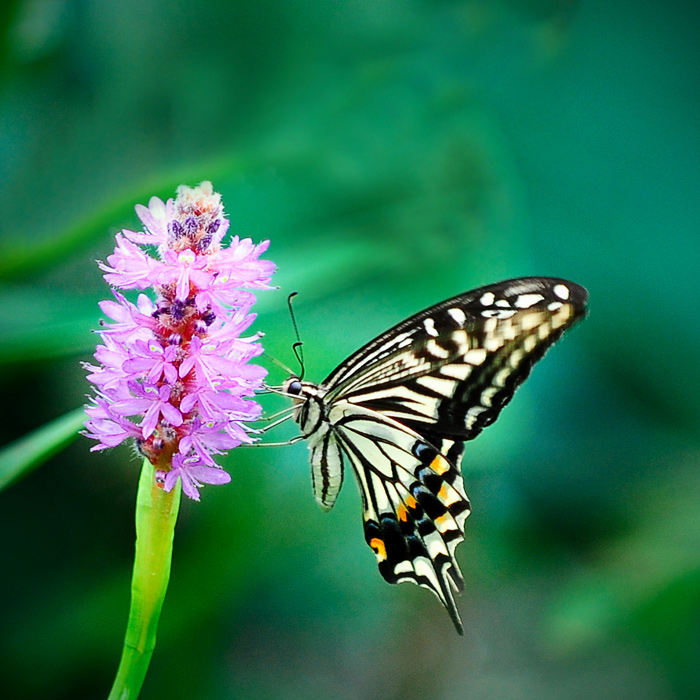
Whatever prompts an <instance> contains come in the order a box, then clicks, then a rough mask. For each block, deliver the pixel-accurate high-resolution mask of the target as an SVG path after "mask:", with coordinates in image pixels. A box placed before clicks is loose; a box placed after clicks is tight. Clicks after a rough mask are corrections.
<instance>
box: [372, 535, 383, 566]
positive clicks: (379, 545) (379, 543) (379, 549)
mask: <svg viewBox="0 0 700 700" xmlns="http://www.w3.org/2000/svg"><path fill="white" fill-rule="evenodd" d="M369 546H370V547H371V548H372V549H373V550H374V553H375V554H376V555H377V558H378V559H379V561H384V560H385V559H386V546H385V545H384V541H383V540H380V539H379V538H378V537H373V538H372V539H371V540H370V541H369Z"/></svg>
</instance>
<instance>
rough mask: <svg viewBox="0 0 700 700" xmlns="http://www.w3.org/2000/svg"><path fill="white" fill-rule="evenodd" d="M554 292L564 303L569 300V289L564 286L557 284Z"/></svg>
mask: <svg viewBox="0 0 700 700" xmlns="http://www.w3.org/2000/svg"><path fill="white" fill-rule="evenodd" d="M552 291H553V292H554V293H555V294H556V295H557V296H558V297H559V298H560V299H563V300H564V301H566V300H567V299H568V298H569V288H568V287H567V286H566V285H564V284H555V285H554V289H553V290H552Z"/></svg>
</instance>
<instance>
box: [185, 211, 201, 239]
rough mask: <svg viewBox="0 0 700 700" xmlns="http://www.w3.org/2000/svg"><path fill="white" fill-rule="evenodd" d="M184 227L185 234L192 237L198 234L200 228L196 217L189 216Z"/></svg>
mask: <svg viewBox="0 0 700 700" xmlns="http://www.w3.org/2000/svg"><path fill="white" fill-rule="evenodd" d="M183 226H184V230H185V233H187V235H188V236H192V235H193V234H195V233H197V229H198V228H199V226H198V224H197V219H196V218H195V217H194V216H188V217H187V218H186V219H185V221H184V222H183Z"/></svg>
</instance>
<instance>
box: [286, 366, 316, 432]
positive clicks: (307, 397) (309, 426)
mask: <svg viewBox="0 0 700 700" xmlns="http://www.w3.org/2000/svg"><path fill="white" fill-rule="evenodd" d="M282 393H284V394H285V395H286V396H288V397H289V398H290V399H292V401H293V402H294V405H295V408H294V414H293V417H294V420H295V421H296V422H297V423H298V424H299V426H300V427H301V430H302V433H304V435H309V434H310V433H312V432H313V431H314V430H316V429H317V428H318V426H319V424H320V423H321V422H322V421H323V420H324V418H325V409H324V406H323V396H324V395H325V393H326V392H325V390H324V389H323V387H319V386H318V384H314V383H313V382H305V381H303V380H302V379H301V378H300V377H297V376H296V375H294V374H292V375H290V376H289V378H288V379H287V380H286V381H285V382H284V384H282Z"/></svg>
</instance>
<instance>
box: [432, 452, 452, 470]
mask: <svg viewBox="0 0 700 700" xmlns="http://www.w3.org/2000/svg"><path fill="white" fill-rule="evenodd" d="M430 468H431V469H432V470H433V471H434V472H435V473H436V474H444V473H445V472H448V471H450V463H449V462H448V461H447V460H446V459H445V458H444V457H443V456H442V455H435V457H434V459H433V461H432V462H431V463H430Z"/></svg>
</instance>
